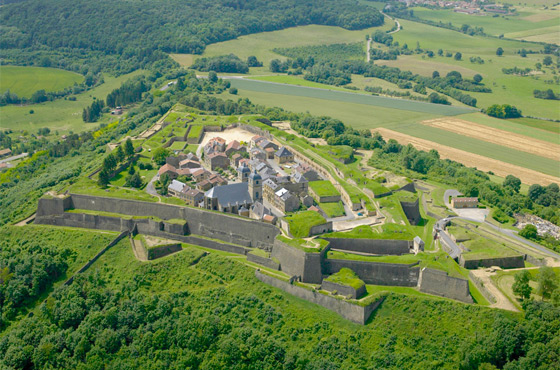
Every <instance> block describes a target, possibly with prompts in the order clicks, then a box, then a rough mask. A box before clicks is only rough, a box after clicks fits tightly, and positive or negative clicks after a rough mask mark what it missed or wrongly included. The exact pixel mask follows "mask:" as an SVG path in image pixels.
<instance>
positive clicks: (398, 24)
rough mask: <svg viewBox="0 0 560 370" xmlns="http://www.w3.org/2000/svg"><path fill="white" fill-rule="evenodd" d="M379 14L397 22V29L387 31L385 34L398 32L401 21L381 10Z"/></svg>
mask: <svg viewBox="0 0 560 370" xmlns="http://www.w3.org/2000/svg"><path fill="white" fill-rule="evenodd" d="M381 14H383V15H384V16H386V17H387V18H389V19H390V20H392V21H394V22H395V23H396V24H397V29H396V30H394V31H391V32H387V34H389V35H390V34H392V33H396V32H399V31H400V30H401V29H402V27H401V23H400V22H399V21H398V20H397V19H396V18H393V17H391V16H389V15H387V14H385V13H383V12H381Z"/></svg>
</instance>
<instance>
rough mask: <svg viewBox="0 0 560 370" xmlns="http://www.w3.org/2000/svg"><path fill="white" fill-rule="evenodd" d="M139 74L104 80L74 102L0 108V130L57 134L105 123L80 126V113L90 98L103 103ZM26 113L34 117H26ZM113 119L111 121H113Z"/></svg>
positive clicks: (140, 71)
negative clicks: (110, 94)
mask: <svg viewBox="0 0 560 370" xmlns="http://www.w3.org/2000/svg"><path fill="white" fill-rule="evenodd" d="M142 73H143V71H142V70H138V71H135V72H133V73H130V74H126V75H122V76H119V77H116V78H115V77H109V76H104V78H105V83H103V84H102V85H101V86H98V87H96V88H94V89H93V90H90V91H86V92H84V93H82V94H79V95H76V101H70V100H64V99H58V100H55V101H50V102H45V103H41V104H33V105H28V106H19V105H17V106H16V105H8V106H5V107H1V108H0V130H1V129H12V130H29V131H33V132H36V131H37V129H39V128H42V127H48V128H50V129H51V130H53V131H54V130H57V131H59V132H60V133H67V132H69V131H74V132H81V131H85V130H90V129H92V128H95V127H97V126H99V124H101V123H107V122H109V121H110V120H111V117H106V118H105V119H102V120H100V121H99V122H93V123H84V122H83V120H82V110H83V109H84V108H85V107H86V106H88V105H90V104H91V103H92V101H93V97H94V96H95V97H97V98H99V99H105V98H106V97H107V94H109V93H110V92H111V91H113V90H114V89H116V88H118V87H120V86H121V84H122V83H123V82H125V81H126V80H128V79H129V78H131V77H133V76H136V75H139V74H142ZM30 110H33V111H34V113H33V114H30ZM113 119H114V117H113Z"/></svg>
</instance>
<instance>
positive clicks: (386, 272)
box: [323, 258, 420, 287]
mask: <svg viewBox="0 0 560 370" xmlns="http://www.w3.org/2000/svg"><path fill="white" fill-rule="evenodd" d="M416 265H418V263H412V264H398V263H381V262H365V261H353V260H338V259H330V258H328V259H326V260H325V264H324V270H323V272H324V273H325V274H326V275H331V274H335V273H337V272H339V271H340V269H342V268H344V267H346V268H349V269H350V270H352V271H354V272H355V273H356V275H358V276H359V277H360V279H362V280H363V281H364V282H365V283H366V284H373V285H392V286H408V287H415V286H417V285H418V275H419V272H420V269H419V268H418V267H416Z"/></svg>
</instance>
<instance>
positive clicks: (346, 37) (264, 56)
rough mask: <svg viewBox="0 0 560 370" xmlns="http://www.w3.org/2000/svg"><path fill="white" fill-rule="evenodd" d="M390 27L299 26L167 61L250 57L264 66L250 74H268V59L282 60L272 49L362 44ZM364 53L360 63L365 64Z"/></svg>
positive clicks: (180, 62)
mask: <svg viewBox="0 0 560 370" xmlns="http://www.w3.org/2000/svg"><path fill="white" fill-rule="evenodd" d="M392 26H393V23H392V22H387V23H386V24H384V25H383V26H381V27H374V28H369V29H365V30H360V31H349V30H345V29H343V28H339V27H331V26H317V25H310V26H301V27H293V28H288V29H285V30H280V31H272V32H262V33H257V34H252V35H247V36H241V37H239V38H237V39H235V40H230V41H224V42H219V43H216V44H212V45H208V46H207V47H206V50H205V51H204V53H203V54H202V55H201V56H197V55H190V54H171V57H172V58H173V59H174V60H175V61H176V62H178V63H179V64H181V65H183V66H187V67H188V66H190V65H191V64H192V63H193V62H194V60H196V59H197V58H200V57H213V56H217V55H224V54H230V53H233V54H235V55H237V56H238V57H240V58H241V59H247V57H249V56H251V55H254V56H256V57H257V58H258V59H259V60H260V61H262V62H263V63H264V66H263V67H261V68H251V71H250V74H258V75H261V74H270V72H269V71H268V64H269V62H270V61H271V60H272V59H286V57H283V56H281V55H278V54H276V53H274V52H273V51H272V49H274V48H288V47H296V46H306V45H324V44H340V43H352V42H359V41H363V42H364V46H365V35H366V34H371V33H373V32H375V31H376V30H378V29H381V30H388V29H390V28H391V27H392ZM365 57H366V56H365V52H364V60H365Z"/></svg>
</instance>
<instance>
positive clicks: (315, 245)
mask: <svg viewBox="0 0 560 370" xmlns="http://www.w3.org/2000/svg"><path fill="white" fill-rule="evenodd" d="M276 239H278V240H279V241H281V242H283V243H286V244H288V245H290V246H292V247H294V248H297V249H301V250H302V251H304V252H307V253H319V252H321V251H322V250H323V249H325V247H326V246H327V245H329V242H328V241H326V240H323V239H312V240H305V239H301V238H294V239H290V238H286V237H285V236H283V235H278V236H277V237H276Z"/></svg>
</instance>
